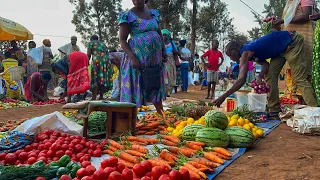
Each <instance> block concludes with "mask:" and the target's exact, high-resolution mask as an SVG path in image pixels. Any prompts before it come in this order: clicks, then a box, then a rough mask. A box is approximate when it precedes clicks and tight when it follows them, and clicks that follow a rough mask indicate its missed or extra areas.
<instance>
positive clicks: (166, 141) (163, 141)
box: [161, 139, 177, 146]
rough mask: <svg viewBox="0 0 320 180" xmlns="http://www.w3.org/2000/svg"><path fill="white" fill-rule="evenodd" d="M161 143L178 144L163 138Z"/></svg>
mask: <svg viewBox="0 0 320 180" xmlns="http://www.w3.org/2000/svg"><path fill="white" fill-rule="evenodd" d="M161 143H162V144H164V145H167V146H177V143H174V142H171V141H168V140H166V139H161Z"/></svg>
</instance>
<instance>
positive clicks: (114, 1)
mask: <svg viewBox="0 0 320 180" xmlns="http://www.w3.org/2000/svg"><path fill="white" fill-rule="evenodd" d="M69 2H70V3H71V4H72V5H74V7H75V10H74V11H73V19H72V21H71V22H72V23H73V24H74V25H75V26H76V32H78V33H79V34H80V35H81V38H82V43H83V44H84V45H85V46H86V45H87V44H88V42H89V40H90V36H92V35H94V34H97V35H98V36H99V38H100V40H101V41H103V42H104V43H105V44H106V45H107V47H108V48H110V49H116V48H118V47H119V38H118V30H119V26H118V25H117V19H118V15H119V13H120V12H121V10H122V9H121V0H87V1H85V0H69Z"/></svg>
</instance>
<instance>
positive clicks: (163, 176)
mask: <svg viewBox="0 0 320 180" xmlns="http://www.w3.org/2000/svg"><path fill="white" fill-rule="evenodd" d="M159 180H170V178H169V175H168V174H163V175H161V176H160V178H159Z"/></svg>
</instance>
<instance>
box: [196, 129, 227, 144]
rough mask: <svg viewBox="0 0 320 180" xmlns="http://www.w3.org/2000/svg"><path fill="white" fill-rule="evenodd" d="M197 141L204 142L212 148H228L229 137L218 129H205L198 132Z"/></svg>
mask: <svg viewBox="0 0 320 180" xmlns="http://www.w3.org/2000/svg"><path fill="white" fill-rule="evenodd" d="M196 141H198V142H203V143H205V144H206V146H210V147H227V146H228V144H229V136H228V135H227V134H226V133H225V132H224V131H223V130H221V129H218V128H204V129H201V130H199V131H198V132H197V135H196Z"/></svg>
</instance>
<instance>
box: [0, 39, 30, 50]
mask: <svg viewBox="0 0 320 180" xmlns="http://www.w3.org/2000/svg"><path fill="white" fill-rule="evenodd" d="M16 42H17V45H18V47H19V48H20V49H22V50H25V51H26V50H27V49H28V41H16ZM9 47H10V41H0V52H6V51H7V50H8V48H9Z"/></svg>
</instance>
